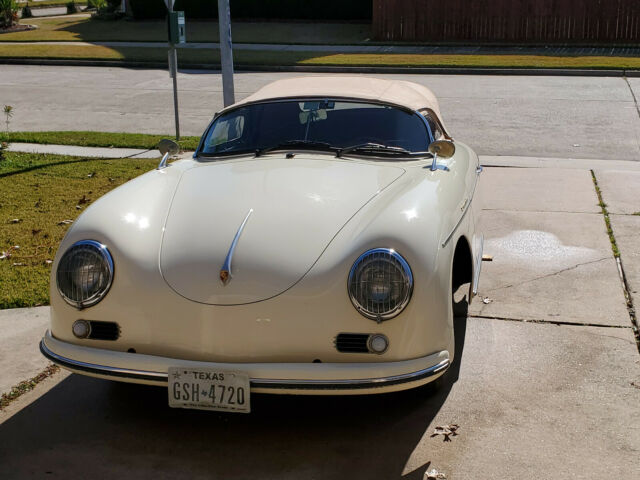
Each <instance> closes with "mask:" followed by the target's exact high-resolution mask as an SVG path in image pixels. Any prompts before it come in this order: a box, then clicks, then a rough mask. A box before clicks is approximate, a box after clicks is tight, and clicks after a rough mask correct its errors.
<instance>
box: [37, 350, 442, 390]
mask: <svg viewBox="0 0 640 480" xmlns="http://www.w3.org/2000/svg"><path fill="white" fill-rule="evenodd" d="M40 352H41V353H42V354H43V355H44V356H45V357H46V358H48V359H49V360H51V361H52V362H54V363H56V364H58V365H60V366H62V367H64V368H68V369H70V370H79V371H82V372H87V373H93V374H96V375H104V376H107V377H116V378H131V379H134V380H146V381H154V382H162V383H166V382H168V374H167V373H164V372H151V371H145V370H132V369H127V368H118V367H110V366H107V365H96V364H93V363H86V362H81V361H78V360H73V359H70V358H66V357H63V356H61V355H58V354H56V353H54V352H52V351H51V350H49V348H48V347H47V346H46V345H45V343H44V340H42V341H40ZM449 364H450V362H449V359H445V360H442V361H441V362H439V363H438V364H436V365H433V366H431V367H428V368H424V369H422V370H418V371H416V372H410V373H404V374H401V375H393V376H389V377H379V378H360V379H347V380H297V379H294V380H289V379H282V380H280V379H270V378H251V379H250V382H251V387H252V388H261V389H273V390H284V389H291V390H349V389H353V390H355V389H367V388H375V387H386V386H390V385H397V384H399V383H408V382H415V381H418V380H422V379H424V378H427V377H431V376H433V375H437V374H438V373H441V372H443V371H444V370H446V369H447V368H449Z"/></svg>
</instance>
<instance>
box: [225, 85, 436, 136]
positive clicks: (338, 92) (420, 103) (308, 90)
mask: <svg viewBox="0 0 640 480" xmlns="http://www.w3.org/2000/svg"><path fill="white" fill-rule="evenodd" d="M301 97H328V98H352V99H358V100H373V101H376V102H382V103H389V104H393V105H398V106H401V107H405V108H408V109H410V110H414V111H417V110H422V109H424V108H428V109H431V110H432V111H433V112H434V113H435V115H436V116H437V117H438V120H439V122H440V124H441V125H442V126H443V128H444V122H443V121H442V116H441V115H440V107H439V106H438V100H436V97H435V95H434V94H433V93H432V92H431V90H429V89H428V88H427V87H424V86H422V85H418V84H417V83H413V82H405V81H402V80H383V79H381V78H372V77H364V76H363V77H354V76H344V77H343V76H309V77H294V78H286V79H284V80H277V81H275V82H273V83H270V84H268V85H266V86H264V87H262V88H261V89H260V90H258V91H257V92H256V93H254V94H253V95H250V96H248V97H247V98H245V99H244V100H241V101H240V102H237V103H235V104H234V105H232V106H230V107H228V108H235V107H236V106H238V105H242V104H246V103H253V102H261V101H265V100H275V99H283V98H301ZM225 110H227V109H225Z"/></svg>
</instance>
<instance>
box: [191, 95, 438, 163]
mask: <svg viewBox="0 0 640 480" xmlns="http://www.w3.org/2000/svg"><path fill="white" fill-rule="evenodd" d="M317 100H328V101H336V102H349V103H362V104H368V105H379V106H385V107H392V108H396V109H398V110H401V111H403V112H406V113H410V114H412V115H416V116H418V117H419V118H420V120H421V121H422V124H423V125H424V127H425V129H426V131H427V139H428V145H429V144H431V143H432V142H433V141H434V140H433V139H434V137H433V132H432V131H431V127H430V126H429V123H428V122H427V120H426V118H425V117H424V115H423V114H422V113H420V111H418V110H412V109H410V108H407V107H405V106H403V105H398V104H395V103H389V102H381V101H378V100H375V99H363V98H352V97H337V96H332V97H327V96H323V95H317V96H305V97H278V98H271V99H265V100H259V101H256V102H247V103H240V104H237V105H235V106H231V107H227V108H225V109H223V110H221V111H219V112H216V113H215V114H214V116H213V118H212V119H211V122H209V125H208V126H207V128H206V129H205V131H204V133H203V134H202V136H201V137H200V141H199V142H198V147H197V148H196V151H195V152H194V153H193V158H194V159H196V160H197V159H199V158H206V159H215V158H227V157H231V156H234V155H247V154H248V152H249V151H245V152H228V153H222V154H216V155H211V156H206V154H203V155H202V157H200V154H202V153H203V152H202V149H203V146H204V141H205V138H207V136H208V135H209V132H210V131H211V129H212V128H213V125H214V124H215V122H216V120H218V118H220V117H221V116H222V115H227V114H229V113H232V112H235V111H236V110H238V109H240V108H244V107H247V106H251V105H264V104H269V103H284V102H301V101H317ZM443 131H444V130H443ZM428 145H427V147H428ZM415 153H422V152H415Z"/></svg>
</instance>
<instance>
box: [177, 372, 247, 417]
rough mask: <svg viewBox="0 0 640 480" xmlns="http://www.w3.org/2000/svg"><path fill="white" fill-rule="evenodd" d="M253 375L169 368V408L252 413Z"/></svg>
mask: <svg viewBox="0 0 640 480" xmlns="http://www.w3.org/2000/svg"><path fill="white" fill-rule="evenodd" d="M249 388H250V387H249V375H248V374H247V373H243V372H234V371H228V370H217V369H209V368H184V367H171V368H169V406H170V407H172V408H194V409H198V410H219V411H223V412H242V413H249V412H250V411H251V407H250V403H249Z"/></svg>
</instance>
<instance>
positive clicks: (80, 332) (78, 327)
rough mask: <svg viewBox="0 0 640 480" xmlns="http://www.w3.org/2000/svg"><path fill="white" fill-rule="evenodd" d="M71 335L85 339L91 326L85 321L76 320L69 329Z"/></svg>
mask: <svg viewBox="0 0 640 480" xmlns="http://www.w3.org/2000/svg"><path fill="white" fill-rule="evenodd" d="M71 329H72V330H73V334H74V335H75V336H76V337H78V338H87V337H88V336H89V334H90V333H91V325H89V322H87V321H86V320H76V321H75V322H73V326H72V327H71Z"/></svg>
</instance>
